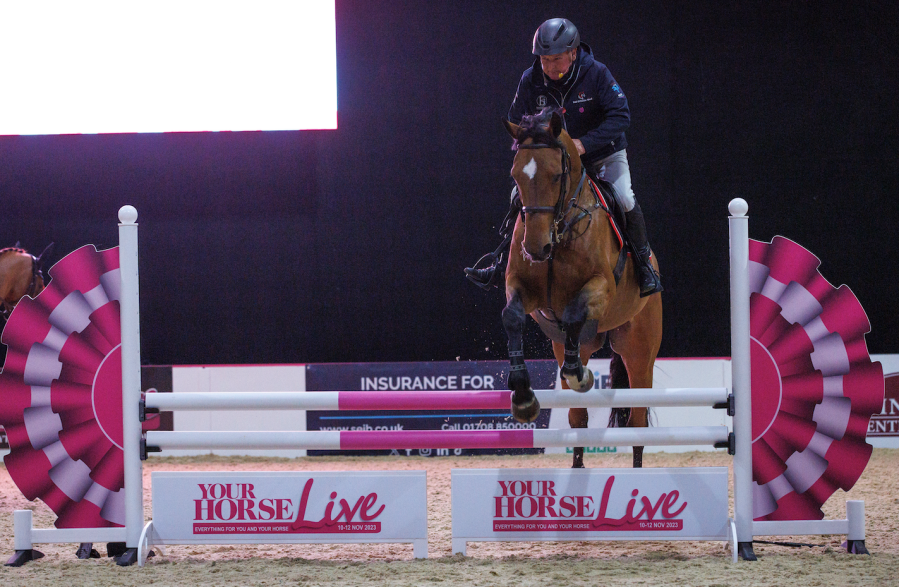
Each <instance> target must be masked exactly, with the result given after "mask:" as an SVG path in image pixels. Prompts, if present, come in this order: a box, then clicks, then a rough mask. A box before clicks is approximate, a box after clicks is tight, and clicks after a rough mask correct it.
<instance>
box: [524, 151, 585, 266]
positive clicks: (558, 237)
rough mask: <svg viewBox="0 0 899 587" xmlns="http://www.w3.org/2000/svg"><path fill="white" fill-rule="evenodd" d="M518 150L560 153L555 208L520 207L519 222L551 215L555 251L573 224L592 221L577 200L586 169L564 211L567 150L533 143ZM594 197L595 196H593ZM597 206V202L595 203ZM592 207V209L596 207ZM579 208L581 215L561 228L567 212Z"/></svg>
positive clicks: (567, 161)
mask: <svg viewBox="0 0 899 587" xmlns="http://www.w3.org/2000/svg"><path fill="white" fill-rule="evenodd" d="M519 149H560V150H561V151H562V177H561V179H560V181H559V199H558V200H557V201H556V205H555V206H522V207H521V221H522V222H524V221H525V218H526V215H527V214H541V213H543V214H552V215H553V224H552V246H553V249H555V246H556V245H557V244H559V243H560V242H562V239H563V238H564V237H565V235H566V234H567V233H569V232H570V231H571V229H572V228H573V227H574V225H575V224H577V223H578V222H580V221H581V220H582V219H583V218H584V217H587V218H590V219H591V220H592V218H593V216H592V210H586V209H585V208H583V207H581V206H578V204H577V198H578V195H579V194H580V193H581V188H583V186H584V179H585V178H586V177H587V170H586V168H584V167H582V168H581V178H580V181H578V184H577V189H575V190H574V191H573V192H572V194H571V198H570V199H569V200H568V206H566V207H565V208H564V209H563V208H562V205H563V202H565V199H566V195H567V186H568V179H569V175H570V173H571V155H569V154H568V149H566V148H565V147H564V146H563V145H549V144H546V143H533V144H530V145H518V147H517V149H516V150H519ZM594 197H595V195H594ZM597 206H598V201H597ZM597 206H594V209H595V208H596V207H597ZM575 207H576V208H580V209H581V213H580V214H578V215H577V217H576V218H574V219H573V220H571V221H570V222H567V223H565V224H564V226H562V220H563V219H564V218H565V216H566V215H567V214H568V212H569V211H570V210H571V209H572V208H575Z"/></svg>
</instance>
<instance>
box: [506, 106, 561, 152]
mask: <svg viewBox="0 0 899 587" xmlns="http://www.w3.org/2000/svg"><path fill="white" fill-rule="evenodd" d="M554 113H558V114H559V116H561V115H562V111H561V109H559V108H555V107H552V106H547V107H545V108H543V109H542V110H541V111H540V112H538V113H536V114H528V115H525V116H522V117H521V123H520V124H519V125H518V138H516V139H515V142H514V143H512V150H513V151H515V150H517V149H518V146H519V145H520V144H521V143H523V142H524V141H525V139H534V143H535V144H540V145H551V146H553V147H558V148H560V149H564V148H565V146H564V145H563V144H562V141H560V140H559V139H558V138H556V137H554V136H553V134H552V131H550V128H549V121H550V119H551V118H552V115H553V114H554Z"/></svg>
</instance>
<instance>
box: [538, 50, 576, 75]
mask: <svg viewBox="0 0 899 587" xmlns="http://www.w3.org/2000/svg"><path fill="white" fill-rule="evenodd" d="M576 55H577V49H572V50H571V51H565V52H564V53H559V54H558V55H541V56H540V65H541V66H542V67H543V73H544V74H546V77H548V78H549V79H561V78H563V77H565V74H566V73H568V70H569V69H571V64H572V63H574V60H575V56H576Z"/></svg>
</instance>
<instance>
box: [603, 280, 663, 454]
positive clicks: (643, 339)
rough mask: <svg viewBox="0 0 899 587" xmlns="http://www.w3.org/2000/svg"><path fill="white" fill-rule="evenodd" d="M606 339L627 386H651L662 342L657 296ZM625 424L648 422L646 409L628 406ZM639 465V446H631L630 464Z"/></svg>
mask: <svg viewBox="0 0 899 587" xmlns="http://www.w3.org/2000/svg"><path fill="white" fill-rule="evenodd" d="M610 342H611V346H612V349H613V350H614V351H615V353H617V354H618V355H619V358H618V361H617V362H618V364H619V365H620V367H619V368H618V369H620V371H624V372H625V375H626V376H627V377H626V378H627V382H628V384H629V385H628V386H629V387H631V388H635V389H648V388H651V387H652V371H653V367H654V365H655V360H656V355H657V354H658V352H659V346H660V345H661V342H662V299H661V297H660V296H650V297H649V299H648V300H647V302H646V306H644V307H643V310H641V311H640V313H639V314H637V315H636V316H634V318H633V319H632V320H631V321H630V322H628V323H627V324H624V325H623V326H620V327H619V328H617V329H615V331H614V332H612V335H611V337H610ZM613 362H615V357H614V356H613ZM613 387H615V385H613ZM627 426H628V427H631V428H645V427H647V426H649V409H648V408H632V409H631V411H630V416H629V418H628V421H627ZM642 466H643V447H642V446H635V447H634V467H642Z"/></svg>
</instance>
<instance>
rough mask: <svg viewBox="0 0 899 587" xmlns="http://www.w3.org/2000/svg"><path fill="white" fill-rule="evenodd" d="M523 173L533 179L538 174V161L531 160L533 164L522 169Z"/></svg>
mask: <svg viewBox="0 0 899 587" xmlns="http://www.w3.org/2000/svg"><path fill="white" fill-rule="evenodd" d="M521 170H522V171H524V173H525V174H526V175H527V176H528V177H529V178H531V179H534V176H535V175H536V174H537V161H536V160H534V159H531V162H530V163H528V164H527V165H525V166H524V167H522V168H521Z"/></svg>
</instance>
